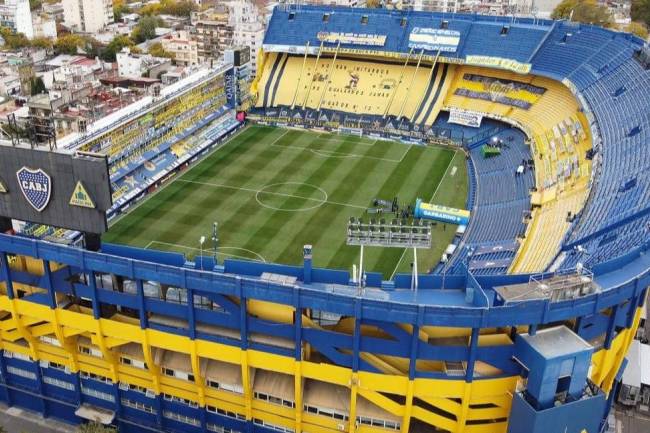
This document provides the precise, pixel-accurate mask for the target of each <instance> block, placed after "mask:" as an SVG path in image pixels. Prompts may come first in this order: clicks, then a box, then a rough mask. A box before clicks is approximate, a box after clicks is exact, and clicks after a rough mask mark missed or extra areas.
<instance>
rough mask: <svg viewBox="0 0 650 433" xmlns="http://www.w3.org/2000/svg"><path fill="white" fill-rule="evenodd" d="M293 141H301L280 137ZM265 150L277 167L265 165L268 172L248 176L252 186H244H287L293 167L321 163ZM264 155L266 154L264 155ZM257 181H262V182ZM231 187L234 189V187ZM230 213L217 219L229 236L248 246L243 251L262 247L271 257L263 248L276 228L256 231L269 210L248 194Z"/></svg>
mask: <svg viewBox="0 0 650 433" xmlns="http://www.w3.org/2000/svg"><path fill="white" fill-rule="evenodd" d="M294 138H295V139H301V140H302V139H304V138H303V137H302V136H299V133H297V132H295V131H289V133H288V134H286V135H284V136H282V138H281V140H285V139H294ZM267 147H268V152H272V153H274V158H276V159H277V161H278V164H277V165H274V166H273V167H271V166H270V165H267V166H266V167H267V168H266V169H265V170H264V171H259V172H257V173H250V174H249V176H250V177H253V178H254V179H255V183H253V181H248V182H246V185H247V186H248V185H254V188H256V189H260V188H262V187H263V186H265V185H269V184H276V183H282V182H286V181H287V180H288V175H289V174H290V173H292V170H293V167H296V166H298V165H311V164H316V165H317V164H319V163H320V159H316V158H317V157H316V156H315V155H314V154H312V153H311V152H309V151H307V150H304V151H301V152H294V153H293V154H287V153H286V152H282V149H279V148H277V147H274V146H267ZM266 152H267V151H265V152H264V153H266ZM287 156H289V158H287ZM312 161H313V162H312ZM260 178H262V181H261V182H260ZM231 180H232V179H227V180H225V181H224V182H223V183H225V184H230V183H229V181H231ZM234 184H235V185H236V183H234ZM287 199H289V198H287ZM229 211H230V212H229V215H228V216H227V217H226V218H225V219H220V221H222V222H223V224H224V226H225V227H229V230H230V231H231V232H232V233H238V234H239V236H238V237H239V239H238V243H239V244H244V245H249V246H250V248H248V247H245V248H248V249H251V250H255V251H257V250H258V249H260V247H262V248H263V249H264V251H269V254H270V253H271V251H270V250H269V249H268V248H267V245H266V244H267V243H268V242H269V238H270V237H272V236H273V235H274V233H275V232H276V231H277V227H276V228H270V229H269V230H267V231H266V232H265V233H262V232H260V231H259V228H260V227H262V226H265V225H267V224H266V220H267V219H268V218H269V217H270V213H269V209H268V208H264V207H262V206H260V205H259V203H258V202H257V198H256V196H255V194H250V195H248V196H243V195H242V200H241V203H240V205H239V206H237V207H236V208H233V209H230V210H229ZM283 213H286V212H283ZM288 218H289V217H287V216H286V215H285V216H284V219H285V220H286V219H288ZM227 240H228V239H227V238H226V239H224V241H227ZM251 242H252V243H254V244H255V246H256V248H253V247H252V245H251ZM265 257H266V256H265ZM270 260H273V258H270Z"/></svg>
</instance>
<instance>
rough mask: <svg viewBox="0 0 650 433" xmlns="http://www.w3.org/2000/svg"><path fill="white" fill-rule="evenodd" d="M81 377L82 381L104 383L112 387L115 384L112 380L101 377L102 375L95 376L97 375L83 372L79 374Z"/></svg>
mask: <svg viewBox="0 0 650 433" xmlns="http://www.w3.org/2000/svg"><path fill="white" fill-rule="evenodd" d="M79 376H80V377H81V378H82V379H89V380H94V381H96V382H102V383H105V384H107V385H111V384H112V383H113V381H112V380H110V379H109V378H108V377H104V376H100V375H98V374H95V373H86V372H85V371H81V372H79ZM120 386H121V383H120Z"/></svg>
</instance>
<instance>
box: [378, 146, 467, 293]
mask: <svg viewBox="0 0 650 433" xmlns="http://www.w3.org/2000/svg"><path fill="white" fill-rule="evenodd" d="M457 154H458V151H457V150H456V151H454V156H452V157H451V159H450V160H449V164H447V168H446V169H445V172H444V174H443V175H442V178H441V179H440V182H438V185H437V186H436V189H435V191H433V195H432V196H431V198H430V199H429V203H431V202H432V201H433V199H434V197H435V196H436V194H437V193H438V190H439V189H440V185H442V182H443V181H444V180H445V176H446V175H447V171H448V170H449V167H451V163H452V162H453V161H454V158H456V155H457ZM454 168H456V166H454ZM405 254H406V248H404V251H403V252H402V255H401V256H400V258H399V260H398V261H397V264H396V265H395V269H393V273H392V274H391V275H390V278H389V279H390V280H392V279H393V277H394V276H395V274H396V273H397V268H399V265H400V264H401V263H402V259H403V258H404V255H405Z"/></svg>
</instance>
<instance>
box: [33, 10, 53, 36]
mask: <svg viewBox="0 0 650 433" xmlns="http://www.w3.org/2000/svg"><path fill="white" fill-rule="evenodd" d="M32 28H33V31H34V37H35V38H52V39H56V36H57V33H56V21H55V19H54V18H53V17H51V16H49V15H46V14H42V15H32Z"/></svg>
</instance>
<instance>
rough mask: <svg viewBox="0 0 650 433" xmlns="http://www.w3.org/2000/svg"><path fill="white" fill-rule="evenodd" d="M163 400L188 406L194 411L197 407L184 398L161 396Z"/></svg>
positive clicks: (168, 395) (196, 404)
mask: <svg viewBox="0 0 650 433" xmlns="http://www.w3.org/2000/svg"><path fill="white" fill-rule="evenodd" d="M163 398H164V399H165V400H166V401H173V402H175V403H182V404H184V405H186V406H189V407H192V408H194V409H196V408H197V407H199V405H198V403H195V402H193V401H192V400H188V399H186V398H181V397H176V396H175V395H170V394H163Z"/></svg>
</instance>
